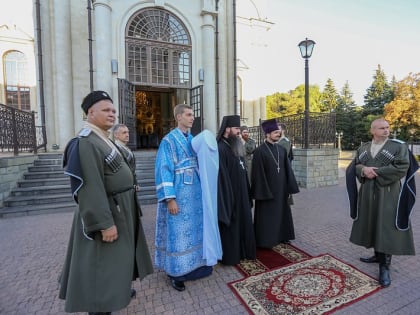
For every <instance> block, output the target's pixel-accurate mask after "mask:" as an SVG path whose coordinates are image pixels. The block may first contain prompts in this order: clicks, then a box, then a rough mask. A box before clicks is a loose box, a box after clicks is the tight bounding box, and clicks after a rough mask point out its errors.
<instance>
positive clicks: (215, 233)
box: [191, 130, 222, 266]
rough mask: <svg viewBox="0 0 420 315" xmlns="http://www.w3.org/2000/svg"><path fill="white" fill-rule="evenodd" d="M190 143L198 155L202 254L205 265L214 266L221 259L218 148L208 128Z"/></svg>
mask: <svg viewBox="0 0 420 315" xmlns="http://www.w3.org/2000/svg"><path fill="white" fill-rule="evenodd" d="M191 144H192V147H193V149H194V151H195V152H196V153H197V157H198V165H199V172H200V179H201V190H202V196H203V234H204V240H203V254H204V259H206V263H207V266H214V265H216V264H217V261H218V260H221V259H222V243H221V241H220V232H219V225H218V220H217V175H218V172H219V150H218V147H217V141H216V137H215V136H214V135H213V134H212V133H211V132H210V131H209V130H203V131H202V132H200V133H199V134H198V135H196V136H195V137H194V138H193V139H192V142H191Z"/></svg>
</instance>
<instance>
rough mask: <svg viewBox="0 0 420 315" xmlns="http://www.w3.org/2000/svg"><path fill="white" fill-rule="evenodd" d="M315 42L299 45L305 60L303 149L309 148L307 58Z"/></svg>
mask: <svg viewBox="0 0 420 315" xmlns="http://www.w3.org/2000/svg"><path fill="white" fill-rule="evenodd" d="M314 45H315V42H314V41H313V40H311V39H308V38H306V39H305V40H303V41H301V42H300V43H299V45H298V46H299V49H300V54H301V55H302V58H304V59H305V112H304V124H303V138H304V148H305V149H308V148H309V62H308V60H309V58H310V57H311V56H312V50H313V49H314Z"/></svg>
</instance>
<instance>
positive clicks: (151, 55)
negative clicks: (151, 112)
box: [125, 7, 192, 88]
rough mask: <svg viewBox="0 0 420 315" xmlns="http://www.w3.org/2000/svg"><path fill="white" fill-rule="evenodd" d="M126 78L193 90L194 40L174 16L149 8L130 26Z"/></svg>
mask: <svg viewBox="0 0 420 315" xmlns="http://www.w3.org/2000/svg"><path fill="white" fill-rule="evenodd" d="M125 47H126V77H127V79H128V80H129V81H130V82H132V83H134V84H140V85H147V86H161V87H174V88H191V64H192V63H191V57H192V44H191V36H190V34H189V32H188V30H187V28H186V27H185V25H184V23H183V22H182V21H181V20H180V19H179V18H178V17H177V16H175V15H174V14H172V13H171V12H169V11H167V10H165V9H162V8H157V7H148V8H144V9H141V10H139V11H137V12H136V13H134V14H133V15H132V16H131V17H130V19H129V20H128V22H127V24H126V29H125Z"/></svg>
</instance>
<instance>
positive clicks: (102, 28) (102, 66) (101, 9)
mask: <svg viewBox="0 0 420 315" xmlns="http://www.w3.org/2000/svg"><path fill="white" fill-rule="evenodd" d="M93 8H94V27H95V28H94V35H93V39H94V49H93V50H94V53H93V55H94V63H95V69H94V70H95V74H96V76H95V79H96V84H95V87H94V89H95V90H103V91H106V92H108V93H110V94H112V74H111V59H112V57H111V56H112V47H111V44H112V42H113V40H112V17H111V11H112V10H111V7H110V5H109V0H99V1H98V0H96V1H95V2H94V4H93ZM114 98H115V96H114Z"/></svg>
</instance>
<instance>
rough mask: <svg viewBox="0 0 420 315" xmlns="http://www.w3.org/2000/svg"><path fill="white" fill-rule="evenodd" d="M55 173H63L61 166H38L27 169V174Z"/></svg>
mask: <svg viewBox="0 0 420 315" xmlns="http://www.w3.org/2000/svg"><path fill="white" fill-rule="evenodd" d="M55 171H61V172H64V169H63V167H62V166H61V165H40V166H29V167H28V172H31V173H42V172H55Z"/></svg>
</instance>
